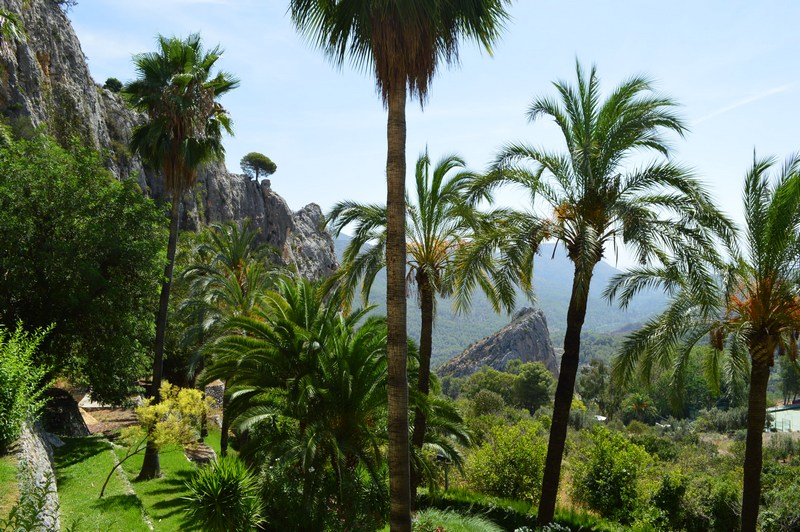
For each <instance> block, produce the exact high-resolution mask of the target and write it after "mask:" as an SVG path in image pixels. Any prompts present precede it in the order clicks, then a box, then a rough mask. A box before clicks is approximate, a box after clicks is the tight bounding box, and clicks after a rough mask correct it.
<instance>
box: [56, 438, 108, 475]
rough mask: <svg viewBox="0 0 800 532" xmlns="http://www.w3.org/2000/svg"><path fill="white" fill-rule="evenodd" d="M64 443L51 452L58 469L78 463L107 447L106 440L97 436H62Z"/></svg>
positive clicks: (105, 449) (103, 450)
mask: <svg viewBox="0 0 800 532" xmlns="http://www.w3.org/2000/svg"><path fill="white" fill-rule="evenodd" d="M64 444H65V445H64V446H63V447H59V448H57V449H55V450H54V452H53V455H54V458H55V462H56V466H57V467H58V468H59V469H63V468H66V467H70V466H73V465H75V464H79V463H81V462H84V461H86V460H88V459H89V458H92V457H93V456H96V455H98V454H100V453H102V452H105V451H107V450H108V449H109V444H108V442H107V441H105V440H104V439H102V437H99V436H86V437H84V438H64Z"/></svg>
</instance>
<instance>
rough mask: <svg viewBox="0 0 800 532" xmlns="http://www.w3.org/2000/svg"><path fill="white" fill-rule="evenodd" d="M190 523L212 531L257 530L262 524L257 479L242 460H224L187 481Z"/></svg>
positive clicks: (187, 520) (200, 470) (187, 519)
mask: <svg viewBox="0 0 800 532" xmlns="http://www.w3.org/2000/svg"><path fill="white" fill-rule="evenodd" d="M187 485H188V487H189V491H190V494H189V496H187V497H184V501H185V503H186V523H187V524H188V525H189V526H191V527H193V528H194V527H197V528H199V529H201V530H207V531H209V532H239V531H248V530H253V529H254V528H256V527H258V525H259V524H260V523H261V522H262V517H261V511H262V502H261V499H260V497H259V493H258V482H257V480H256V477H255V476H254V475H253V474H252V473H251V472H250V471H249V470H248V469H247V466H246V465H244V463H243V462H241V461H240V460H239V459H238V458H235V457H230V456H227V457H222V458H220V459H218V460H215V461H213V462H211V464H209V465H208V466H206V467H203V468H201V469H199V470H198V471H197V472H196V473H195V474H194V475H193V476H192V478H191V479H190V480H189V482H187Z"/></svg>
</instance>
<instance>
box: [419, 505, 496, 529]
mask: <svg viewBox="0 0 800 532" xmlns="http://www.w3.org/2000/svg"><path fill="white" fill-rule="evenodd" d="M411 530H413V531H414V532H441V531H443V530H446V531H447V532H502V530H503V529H502V528H500V527H499V526H497V525H496V524H494V523H492V522H491V521H490V520H488V519H487V518H485V517H481V516H477V515H464V514H460V513H457V512H454V511H452V510H436V509H433V508H428V509H425V510H422V511H421V512H419V513H418V514H417V517H416V520H415V521H414V523H413V524H412V528H411Z"/></svg>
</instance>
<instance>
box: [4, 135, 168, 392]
mask: <svg viewBox="0 0 800 532" xmlns="http://www.w3.org/2000/svg"><path fill="white" fill-rule="evenodd" d="M0 175H2V176H3V177H4V178H3V179H0V323H3V324H4V325H5V326H7V327H9V326H11V325H13V324H14V323H16V322H17V321H19V320H21V321H23V322H24V323H25V325H26V326H27V327H30V328H42V327H47V326H49V325H50V324H51V323H52V324H55V327H54V328H53V330H52V332H51V333H50V334H49V335H48V336H47V338H46V339H45V340H44V342H43V343H42V349H41V350H40V351H39V353H38V354H37V356H36V358H35V362H36V363H37V364H40V365H46V366H49V367H50V368H51V369H52V371H53V373H57V374H66V375H68V376H70V377H71V378H72V379H73V380H75V381H78V382H82V383H86V384H88V385H89V386H90V387H91V390H92V396H93V398H94V399H96V400H99V401H106V402H115V403H119V402H122V401H123V400H124V399H126V398H127V397H128V395H130V394H131V393H132V392H134V390H136V387H135V385H136V380H137V379H138V378H139V377H141V375H142V374H143V373H144V369H145V367H146V364H147V362H148V358H147V351H148V348H149V346H150V343H151V342H152V338H153V336H152V335H153V323H152V322H153V309H154V308H155V307H156V294H157V287H158V284H159V281H160V279H161V274H162V272H163V256H162V254H161V253H162V249H163V247H162V244H163V243H164V241H165V240H166V233H165V227H164V225H165V223H164V218H163V214H162V213H161V212H160V211H159V209H158V208H157V207H156V206H155V204H154V203H153V202H152V200H149V199H147V198H145V197H144V196H143V195H142V193H141V191H140V190H139V189H138V187H137V185H136V184H135V183H134V182H132V181H123V182H119V181H116V180H115V179H114V178H113V176H111V175H110V174H109V173H108V171H107V170H105V169H104V168H103V167H102V164H101V162H100V158H99V156H98V154H97V153H95V152H93V151H92V150H90V149H87V148H81V147H78V146H73V147H72V148H71V149H70V150H66V149H63V148H61V147H59V146H58V145H57V144H56V143H55V142H54V141H53V140H52V139H49V138H47V137H44V136H41V135H36V136H34V138H32V139H31V140H19V141H16V142H13V143H12V144H11V145H9V146H0ZM162 237H163V238H162Z"/></svg>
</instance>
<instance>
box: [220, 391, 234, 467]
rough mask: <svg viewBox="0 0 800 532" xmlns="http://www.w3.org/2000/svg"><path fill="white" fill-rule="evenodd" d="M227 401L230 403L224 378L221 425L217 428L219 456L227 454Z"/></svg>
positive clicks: (228, 421) (228, 418) (228, 416)
mask: <svg viewBox="0 0 800 532" xmlns="http://www.w3.org/2000/svg"><path fill="white" fill-rule="evenodd" d="M228 403H230V396H229V395H228V380H225V391H224V392H223V393H222V424H221V425H222V426H221V427H220V429H219V430H220V435H219V454H220V456H228V431H229V430H230V428H231V421H230V415H229V413H228Z"/></svg>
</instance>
